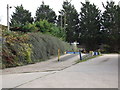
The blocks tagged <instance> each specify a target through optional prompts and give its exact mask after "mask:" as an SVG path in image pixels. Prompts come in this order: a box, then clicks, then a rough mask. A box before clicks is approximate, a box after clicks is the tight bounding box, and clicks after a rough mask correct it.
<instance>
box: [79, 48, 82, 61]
mask: <svg viewBox="0 0 120 90" xmlns="http://www.w3.org/2000/svg"><path fill="white" fill-rule="evenodd" d="M79 55H80V60H82V55H81V51H80V50H79Z"/></svg>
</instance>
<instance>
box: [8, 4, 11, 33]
mask: <svg viewBox="0 0 120 90" xmlns="http://www.w3.org/2000/svg"><path fill="white" fill-rule="evenodd" d="M10 8H12V7H9V5H8V4H7V27H8V31H10V24H9V9H10Z"/></svg>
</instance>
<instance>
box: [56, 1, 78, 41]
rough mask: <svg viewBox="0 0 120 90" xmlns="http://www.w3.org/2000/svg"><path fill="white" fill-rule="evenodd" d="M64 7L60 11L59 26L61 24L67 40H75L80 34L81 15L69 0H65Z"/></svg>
mask: <svg viewBox="0 0 120 90" xmlns="http://www.w3.org/2000/svg"><path fill="white" fill-rule="evenodd" d="M62 7H63V9H62V10H61V11H59V13H60V15H59V16H58V26H61V28H63V31H64V32H65V33H66V35H65V37H66V41H68V42H74V41H76V39H77V36H78V29H79V26H78V23H79V19H78V16H79V15H78V13H77V10H76V9H75V7H74V6H73V5H71V3H70V2H68V1H64V2H63V5H62Z"/></svg>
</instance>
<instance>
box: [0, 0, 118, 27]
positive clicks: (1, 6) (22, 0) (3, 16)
mask: <svg viewBox="0 0 120 90" xmlns="http://www.w3.org/2000/svg"><path fill="white" fill-rule="evenodd" d="M42 1H44V2H45V4H46V5H49V6H50V8H52V9H53V10H54V11H55V12H56V14H57V15H58V14H59V13H58V11H59V10H60V9H62V4H63V1H64V0H0V24H3V25H7V8H6V7H7V4H9V6H12V8H11V9H10V10H9V12H10V16H11V15H12V13H13V12H14V11H15V8H14V7H15V6H20V5H21V4H22V5H23V7H24V8H25V9H27V10H29V11H30V12H31V13H32V16H33V17H34V16H35V12H36V10H37V8H38V7H39V6H40V5H41V4H42ZM68 1H70V0H68ZM89 1H90V2H91V3H94V4H95V5H97V7H99V8H100V9H101V10H104V9H103V7H102V2H104V3H105V4H106V1H111V0H89ZM112 1H115V4H118V2H119V1H120V0H112ZM80 2H85V0H72V1H71V4H73V5H74V6H75V8H76V9H77V11H78V12H80V8H81V3H80Z"/></svg>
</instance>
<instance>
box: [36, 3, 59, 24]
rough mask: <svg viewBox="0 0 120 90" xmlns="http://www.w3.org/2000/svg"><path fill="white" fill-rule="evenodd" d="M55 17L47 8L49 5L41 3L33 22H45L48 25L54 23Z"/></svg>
mask: <svg viewBox="0 0 120 90" xmlns="http://www.w3.org/2000/svg"><path fill="white" fill-rule="evenodd" d="M56 17H57V16H56V14H55V12H54V11H53V10H52V9H51V8H50V7H49V5H45V4H44V2H42V5H41V6H40V7H38V9H37V11H36V17H35V21H40V20H47V21H48V22H50V23H55V22H56Z"/></svg>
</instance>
